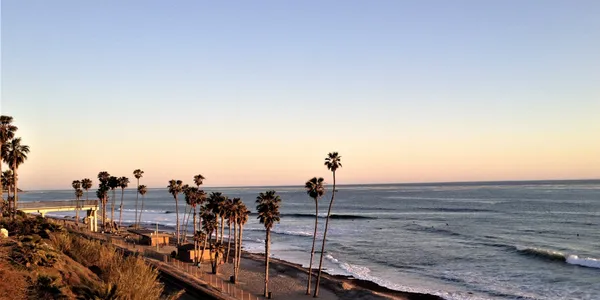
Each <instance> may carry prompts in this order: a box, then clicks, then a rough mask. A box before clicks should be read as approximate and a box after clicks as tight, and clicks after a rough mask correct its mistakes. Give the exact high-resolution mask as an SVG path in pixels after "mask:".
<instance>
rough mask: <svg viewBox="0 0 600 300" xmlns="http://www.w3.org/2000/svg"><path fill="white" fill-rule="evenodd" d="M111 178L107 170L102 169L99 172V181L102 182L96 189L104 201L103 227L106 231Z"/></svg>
mask: <svg viewBox="0 0 600 300" xmlns="http://www.w3.org/2000/svg"><path fill="white" fill-rule="evenodd" d="M109 179H110V174H108V172H106V171H102V172H99V173H98V181H100V184H99V185H98V191H96V196H97V197H98V199H100V202H101V203H102V229H103V230H104V231H106V207H107V204H108V203H107V202H108V190H109V189H110V188H109V187H108V180H109Z"/></svg>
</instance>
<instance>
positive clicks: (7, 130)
mask: <svg viewBox="0 0 600 300" xmlns="http://www.w3.org/2000/svg"><path fill="white" fill-rule="evenodd" d="M12 122H13V117H11V116H4V115H3V116H0V149H1V150H4V149H6V148H5V147H4V145H5V144H6V143H7V142H8V141H10V140H12V139H13V138H14V137H15V132H16V131H17V129H18V128H17V126H15V125H12ZM7 154H8V153H5V151H1V153H0V173H2V161H5V156H6V155H7ZM3 197H4V191H3V190H2V187H1V186H0V199H3ZM1 216H2V214H0V217H1Z"/></svg>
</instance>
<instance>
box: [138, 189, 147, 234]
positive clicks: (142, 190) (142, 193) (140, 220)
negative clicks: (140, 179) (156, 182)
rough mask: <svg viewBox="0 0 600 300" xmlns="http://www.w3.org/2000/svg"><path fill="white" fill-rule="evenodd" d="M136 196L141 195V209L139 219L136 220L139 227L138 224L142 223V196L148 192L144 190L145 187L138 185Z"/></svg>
mask: <svg viewBox="0 0 600 300" xmlns="http://www.w3.org/2000/svg"><path fill="white" fill-rule="evenodd" d="M137 191H138V194H140V195H142V209H141V210H140V218H139V219H138V220H137V224H138V226H139V224H140V223H142V212H144V195H146V192H148V190H147V189H146V186H145V185H143V184H142V185H139V186H138V189H137Z"/></svg>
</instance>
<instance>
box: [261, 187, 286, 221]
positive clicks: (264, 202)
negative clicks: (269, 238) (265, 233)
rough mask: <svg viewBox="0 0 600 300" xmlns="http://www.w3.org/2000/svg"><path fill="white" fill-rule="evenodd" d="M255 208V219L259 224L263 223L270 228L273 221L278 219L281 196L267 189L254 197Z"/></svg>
mask: <svg viewBox="0 0 600 300" xmlns="http://www.w3.org/2000/svg"><path fill="white" fill-rule="evenodd" d="M256 204H257V206H256V210H257V211H258V217H257V219H258V220H259V221H260V223H261V224H264V225H265V228H267V229H271V228H273V225H274V224H275V222H277V223H278V222H279V221H280V217H281V214H280V213H279V205H280V204H281V198H280V197H279V195H277V194H276V193H275V191H267V192H265V193H260V194H259V195H258V197H256Z"/></svg>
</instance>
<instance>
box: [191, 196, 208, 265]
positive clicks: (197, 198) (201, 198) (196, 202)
mask: <svg viewBox="0 0 600 300" xmlns="http://www.w3.org/2000/svg"><path fill="white" fill-rule="evenodd" d="M195 194H196V195H195V196H194V202H193V203H192V207H193V208H194V220H193V222H194V232H196V230H197V227H196V207H197V206H198V205H202V204H203V203H204V201H205V200H206V193H205V192H204V191H203V190H200V189H198V188H196V191H195ZM194 241H195V243H194V262H196V263H197V262H198V261H197V260H198V255H197V253H198V252H197V250H198V248H199V244H198V241H197V240H196V239H194Z"/></svg>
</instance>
